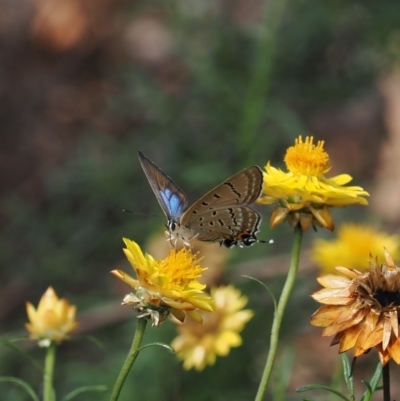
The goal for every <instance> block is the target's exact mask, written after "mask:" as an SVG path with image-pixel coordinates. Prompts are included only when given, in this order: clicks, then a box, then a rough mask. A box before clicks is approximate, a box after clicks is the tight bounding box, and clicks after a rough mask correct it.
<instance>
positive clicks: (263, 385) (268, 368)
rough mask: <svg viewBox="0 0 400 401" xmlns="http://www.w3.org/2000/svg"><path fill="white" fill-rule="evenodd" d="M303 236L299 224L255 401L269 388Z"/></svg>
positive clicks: (295, 275) (259, 399)
mask: <svg viewBox="0 0 400 401" xmlns="http://www.w3.org/2000/svg"><path fill="white" fill-rule="evenodd" d="M302 238H303V230H302V229H301V228H300V227H299V226H297V227H296V228H295V230H294V240H293V248H292V258H291V260H290V268H289V273H288V275H287V277H286V282H285V285H284V286H283V289H282V294H281V297H280V299H279V302H278V306H277V308H276V310H275V314H274V320H273V322H272V329H271V339H270V349H269V353H268V357H267V362H266V364H265V368H264V372H263V375H262V378H261V381H260V385H259V387H258V391H257V395H256V398H255V401H261V400H262V399H263V397H264V393H265V390H266V389H267V386H268V381H269V378H270V376H271V372H272V368H273V365H274V360H275V356H276V352H277V350H278V341H279V330H280V328H281V323H282V318H283V315H284V312H285V309H286V305H287V303H288V300H289V297H290V294H291V292H292V289H293V285H294V282H295V281H296V277H297V271H298V268H299V260H300V249H301V240H302Z"/></svg>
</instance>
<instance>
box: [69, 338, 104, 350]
mask: <svg viewBox="0 0 400 401" xmlns="http://www.w3.org/2000/svg"><path fill="white" fill-rule="evenodd" d="M80 338H82V339H84V340H87V341H89V342H91V343H93V344H95V345H97V346H98V347H99V348H100V349H102V350H105V349H106V347H105V346H104V343H103V342H102V341H100V340H99V339H98V338H96V337H94V336H81V337H80ZM76 339H77V337H75V340H76Z"/></svg>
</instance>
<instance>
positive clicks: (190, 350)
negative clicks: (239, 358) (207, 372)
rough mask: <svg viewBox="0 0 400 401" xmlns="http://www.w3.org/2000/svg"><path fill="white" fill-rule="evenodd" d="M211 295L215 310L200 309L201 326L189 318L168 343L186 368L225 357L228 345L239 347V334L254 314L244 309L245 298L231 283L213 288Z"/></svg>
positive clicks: (210, 363) (200, 366)
mask: <svg viewBox="0 0 400 401" xmlns="http://www.w3.org/2000/svg"><path fill="white" fill-rule="evenodd" d="M211 295H212V297H213V299H214V301H215V304H216V306H217V311H216V312H214V313H207V312H203V313H202V316H203V319H204V321H203V324H202V325H201V326H199V325H194V324H193V323H192V322H189V321H188V322H186V323H185V324H182V325H179V326H178V330H179V333H180V335H179V336H178V337H176V338H175V339H174V340H173V342H172V344H171V345H172V347H173V348H174V349H175V351H176V352H177V355H178V358H180V359H182V360H183V366H184V368H185V369H191V368H193V367H194V368H195V369H197V370H203V369H204V368H205V366H206V365H213V364H214V363H215V359H216V357H217V356H226V355H228V353H229V351H230V348H232V347H238V346H240V345H241V344H242V339H241V337H240V335H239V333H240V332H241V331H242V330H243V328H244V326H245V324H246V323H247V321H248V320H250V319H251V318H252V317H253V312H252V311H251V310H243V308H244V307H245V305H246V304H247V298H246V297H244V296H242V295H241V293H240V291H239V290H237V289H235V288H234V287H233V286H232V285H230V286H227V287H219V288H213V289H212V290H211Z"/></svg>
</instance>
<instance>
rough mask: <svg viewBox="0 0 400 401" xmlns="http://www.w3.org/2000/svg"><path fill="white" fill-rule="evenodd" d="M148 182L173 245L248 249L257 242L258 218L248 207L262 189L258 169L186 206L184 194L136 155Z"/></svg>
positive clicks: (170, 179)
mask: <svg viewBox="0 0 400 401" xmlns="http://www.w3.org/2000/svg"><path fill="white" fill-rule="evenodd" d="M139 161H140V164H141V165H142V168H143V171H144V173H145V174H146V177H147V180H148V181H149V184H150V186H151V188H152V190H153V192H154V194H155V196H156V198H157V200H158V203H159V204H160V206H161V209H162V210H163V212H164V213H165V215H166V217H167V219H168V222H167V229H168V232H167V234H168V235H169V237H170V239H171V241H172V242H174V243H176V241H177V239H178V238H180V239H182V241H183V242H184V244H186V245H190V240H192V239H197V240H199V241H204V242H219V243H220V245H224V246H226V247H227V248H231V247H233V246H239V247H243V246H250V245H253V244H254V243H255V242H264V241H260V240H258V239H257V237H256V234H257V232H258V231H259V227H260V224H261V216H260V215H259V214H258V213H257V212H256V211H255V210H254V209H252V208H250V207H249V206H248V205H249V204H250V203H253V202H254V201H256V199H257V198H258V197H259V196H260V194H261V192H262V190H263V173H262V171H261V169H260V167H258V166H252V167H248V168H246V169H244V170H242V171H240V172H239V173H237V174H235V175H233V176H232V177H230V178H228V179H227V180H225V181H224V182H223V183H222V184H220V185H218V186H217V187H215V188H214V189H212V190H211V191H209V192H207V193H206V194H205V195H204V196H202V197H201V198H200V199H199V200H198V201H197V202H195V203H193V205H192V206H190V207H188V199H187V196H186V195H185V193H184V192H183V191H182V190H181V189H180V188H179V187H178V185H176V184H175V182H174V181H173V180H172V178H170V177H168V176H167V175H166V174H165V173H164V172H163V171H162V170H161V169H160V168H159V167H157V166H156V165H155V164H154V163H153V162H152V161H150V160H149V159H148V158H147V157H146V156H144V155H143V153H141V152H139Z"/></svg>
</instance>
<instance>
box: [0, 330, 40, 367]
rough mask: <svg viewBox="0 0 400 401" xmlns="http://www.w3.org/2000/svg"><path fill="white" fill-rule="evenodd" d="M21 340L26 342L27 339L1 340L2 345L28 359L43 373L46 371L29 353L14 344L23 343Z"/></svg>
mask: <svg viewBox="0 0 400 401" xmlns="http://www.w3.org/2000/svg"><path fill="white" fill-rule="evenodd" d="M21 340H26V338H18V339H13V340H5V339H3V338H0V343H2V344H4V345H5V346H7V347H9V348H11V349H12V350H13V351H15V352H17V353H19V354H21V355H22V356H23V357H25V358H26V359H28V360H29V361H30V362H32V364H33V365H34V366H36V368H38V369H39V370H40V371H41V372H43V371H44V369H43V366H42V365H41V364H40V363H39V362H37V361H36V360H35V359H33V358H32V357H31V356H30V355H29V354H28V353H27V352H25V351H24V350H23V349H21V348H20V347H18V346H16V345H14V344H13V341H21Z"/></svg>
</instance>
